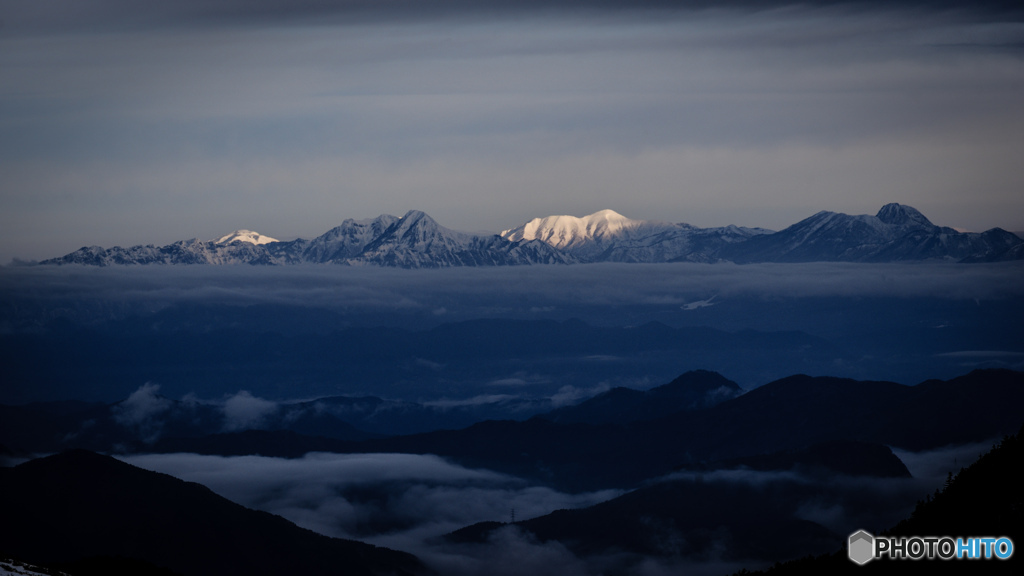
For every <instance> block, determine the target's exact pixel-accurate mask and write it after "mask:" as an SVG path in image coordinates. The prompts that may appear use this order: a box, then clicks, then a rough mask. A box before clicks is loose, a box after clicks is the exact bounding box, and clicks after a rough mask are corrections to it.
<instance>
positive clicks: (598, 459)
mask: <svg viewBox="0 0 1024 576" xmlns="http://www.w3.org/2000/svg"><path fill="white" fill-rule="evenodd" d="M992 398H999V399H1000V401H999V402H997V403H993V402H992V401H991V399H992ZM1021 405H1024V373H1020V372H1012V371H1009V370H976V371H974V372H971V373H970V374H967V375H964V376H961V377H958V378H954V379H952V380H948V381H937V380H935V381H928V382H923V383H921V384H918V385H917V386H904V385H901V384H896V383H894V382H867V381H857V380H849V379H843V378H829V377H817V378H815V377H810V376H803V375H798V376H792V377H789V378H784V379H782V380H778V381H775V382H771V383H769V384H765V385H764V386H762V387H760V388H757V389H755V390H752V391H750V392H747V393H746V394H743V395H742V396H738V397H736V398H734V399H732V400H727V401H725V402H722V403H721V404H718V405H716V406H714V407H712V408H709V409H705V410H698V411H691V412H679V413H675V414H671V415H669V416H665V417H663V418H659V419H656V420H649V421H641V422H634V423H632V424H629V425H625V426H624V425H615V424H601V425H595V424H576V423H573V424H560V423H556V422H551V421H548V420H544V419H542V418H533V419H531V420H528V421H526V422H511V421H505V422H483V423H480V424H475V425H473V426H471V427H469V428H466V429H463V430H455V431H438V432H430V433H426V434H417V435H412V436H402V437H395V438H387V439H382V440H369V441H366V442H360V443H354V444H352V446H351V450H353V451H361V452H362V451H365V452H411V453H419V454H428V453H429V454H437V455H441V456H447V457H451V458H455V459H457V460H460V461H462V462H465V463H468V464H470V465H474V466H482V467H487V468H491V469H495V470H500V471H505V472H508V473H511V474H517V475H520V476H524V477H530V478H534V479H536V480H538V481H542V482H547V483H550V484H551V485H554V486H558V487H560V488H562V489H566V490H590V489H597V488H608V487H620V488H623V487H631V486H635V485H636V484H637V483H639V482H641V481H643V480H646V479H648V478H652V477H655V476H659V475H663V474H667V473H670V472H672V471H673V470H676V469H679V468H681V467H685V466H694V465H699V464H700V463H702V462H708V461H716V460H725V459H730V458H739V457H746V456H755V455H759V454H769V453H772V452H780V451H784V450H799V449H802V448H805V447H807V446H808V445H810V444H812V443H823V442H835V441H857V442H868V443H876V444H885V445H889V446H895V447H899V448H904V449H908V450H915V451H918V450H927V449H933V448H938V447H941V446H947V445H950V444H959V443H969V442H978V441H983V440H987V439H990V438H993V437H996V436H999V435H1001V434H1006V433H1008V432H1010V431H1013V430H1016V429H1017V428H1019V427H1020V424H1021V420H1022V419H1024V412H1022V411H1021V409H1020V406H1021Z"/></svg>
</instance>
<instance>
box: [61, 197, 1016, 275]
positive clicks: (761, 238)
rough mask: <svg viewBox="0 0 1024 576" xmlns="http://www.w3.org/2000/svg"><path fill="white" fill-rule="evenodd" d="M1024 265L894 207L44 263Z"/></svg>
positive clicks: (363, 227)
mask: <svg viewBox="0 0 1024 576" xmlns="http://www.w3.org/2000/svg"><path fill="white" fill-rule="evenodd" d="M1020 259H1024V239H1021V238H1020V237H1018V236H1016V235H1015V234H1011V233H1010V232H1007V231H1005V230H1002V229H1000V228H993V229H991V230H988V231H986V232H982V233H965V232H957V231H956V230H954V229H952V228H946V227H940V226H936V225H934V224H932V223H931V222H930V221H929V220H928V219H927V218H926V217H925V216H924V215H923V214H921V213H920V212H918V211H917V210H915V209H914V208H911V207H910V206H904V205H900V204H887V205H885V206H883V207H882V209H881V210H879V212H878V214H876V215H875V216H869V215H858V216H850V215H847V214H841V213H836V212H826V211H823V212H819V213H817V214H815V215H814V216H811V217H810V218H806V219H804V220H801V221H800V222H797V223H796V224H794V225H792V226H790V227H788V228H786V229H784V230H781V231H779V232H773V231H771V230H766V229H763V228H744V227H739V226H725V227H720V228H698V227H696V226H691V225H690V224H684V223H679V224H675V223H671V222H660V221H655V220H633V219H630V218H627V217H625V216H623V215H621V214H619V213H617V212H615V211H612V210H601V211H600V212H595V213H594V214H590V215H588V216H583V217H581V218H578V217H575V216H547V217H544V218H535V219H533V220H530V221H529V222H527V223H525V224H523V225H522V226H519V227H517V228H512V229H509V230H505V231H503V232H501V233H500V234H494V235H490V236H488V235H479V234H467V233H464V232H457V231H455V230H450V229H448V228H445V227H443V226H441V225H440V224H438V223H437V222H436V221H434V219H433V218H431V217H430V216H428V215H427V214H425V213H423V212H420V211H418V210H411V211H409V212H408V213H406V214H405V216H402V217H401V218H398V217H395V216H391V215H388V214H384V215H381V216H378V217H377V218H374V219H369V220H351V219H349V220H345V221H344V222H342V223H341V225H340V226H338V227H336V228H332V229H331V230H328V231H327V232H325V233H324V234H322V235H320V236H318V237H316V238H314V239H312V240H306V239H302V238H300V239H298V240H292V241H288V242H282V241H278V240H276V239H274V238H271V237H269V236H264V235H262V234H259V233H257V232H253V231H250V230H238V231H235V232H232V233H231V234H227V235H225V236H222V237H220V238H218V239H216V240H210V241H202V240H198V239H193V240H182V241H179V242H175V243H173V244H169V245H167V246H162V247H158V246H153V245H148V246H133V247H130V248H121V247H113V248H106V249H105V248H100V247H98V246H92V247H84V248H81V249H79V250H76V251H75V252H72V253H70V254H68V255H66V256H62V257H60V258H53V259H50V260H45V261H43V262H42V264H85V265H96V266H108V265H114V264H260V265H280V264H299V263H319V264H324V263H333V264H344V265H362V264H373V265H379V266H395V267H402V268H439V267H451V266H505V265H523V264H574V263H589V262H721V261H731V262H737V263H752V262H815V261H838V262H890V261H914V260H945V261H955V262H993V261H1002V260H1020Z"/></svg>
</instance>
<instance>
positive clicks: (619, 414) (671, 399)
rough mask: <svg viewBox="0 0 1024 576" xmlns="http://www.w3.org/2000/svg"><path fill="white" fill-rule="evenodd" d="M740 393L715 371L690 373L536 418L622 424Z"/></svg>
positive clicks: (606, 394) (704, 405) (696, 407)
mask: <svg viewBox="0 0 1024 576" xmlns="http://www.w3.org/2000/svg"><path fill="white" fill-rule="evenodd" d="M742 393H743V389H742V388H740V387H739V385H738V384H736V383H735V382H733V381H732V380H729V379H727V378H725V377H724V376H722V375H721V374H718V373H717V372H710V371H708V370H693V371H690V372H687V373H685V374H683V375H682V376H679V377H678V378H676V379H675V380H673V381H672V382H669V383H668V384H664V385H662V386H657V387H655V388H651V389H650V390H633V389H630V388H622V387H619V388H613V389H611V390H609V391H607V392H603V393H601V394H598V395H597V396H595V397H593V398H590V399H589V400H586V401H584V402H581V403H579V404H576V405H574V406H565V407H562V408H558V409H556V410H552V411H551V412H548V413H547V414H542V415H540V416H539V417H540V418H544V419H545V420H551V421H552V422H560V423H585V424H605V423H612V422H617V423H623V424H624V423H626V422H634V421H637V420H653V419H655V418H660V417H662V416H668V415H669V414H672V413H675V412H685V411H689V410H701V409H704V408H710V407H712V406H715V405H717V404H721V403H722V402H725V401H726V400H730V399H732V398H735V397H736V396H739V395H740V394H742Z"/></svg>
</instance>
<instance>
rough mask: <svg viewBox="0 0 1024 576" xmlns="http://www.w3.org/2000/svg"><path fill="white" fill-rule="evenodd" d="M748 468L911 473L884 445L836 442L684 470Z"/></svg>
mask: <svg viewBox="0 0 1024 576" xmlns="http://www.w3.org/2000/svg"><path fill="white" fill-rule="evenodd" d="M735 468H744V469H749V470H758V471H762V472H765V471H782V470H799V471H800V472H802V473H805V474H812V475H823V474H824V475H828V474H834V473H838V474H846V475H848V476H875V477H878V478H909V477H910V471H909V470H907V467H906V465H904V464H903V461H901V460H900V459H899V458H897V457H896V455H895V454H893V452H892V449H891V448H889V447H888V446H884V445H882V444H871V443H868V442H857V441H854V440H834V441H832V442H825V443H822V444H815V445H813V446H808V447H807V448H802V449H799V450H783V451H781V452H774V453H772V454H757V455H753V456H742V457H739V458H730V459H727V460H718V461H715V462H709V463H700V464H697V465H693V466H689V467H685V468H681V469H685V470H697V471H702V470H721V469H735Z"/></svg>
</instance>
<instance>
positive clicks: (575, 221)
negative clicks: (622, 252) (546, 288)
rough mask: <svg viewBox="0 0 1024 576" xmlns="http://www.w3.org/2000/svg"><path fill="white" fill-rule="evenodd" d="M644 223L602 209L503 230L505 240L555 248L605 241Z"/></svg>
mask: <svg viewBox="0 0 1024 576" xmlns="http://www.w3.org/2000/svg"><path fill="white" fill-rule="evenodd" d="M642 224H644V222H643V221H642V220H630V219H629V218H626V217H625V216H623V215H622V214H619V213H618V212H616V211H614V210H601V211H599V212H594V213H593V214H590V215H588V216H584V217H582V218H577V217H575V216H547V217H545V218H534V219H533V220H530V221H529V222H527V223H526V224H523V225H522V226H520V227H518V228H513V229H511V230H505V231H503V232H502V233H501V234H500V236H501V237H502V238H505V239H508V240H513V241H515V240H541V241H543V242H547V243H548V244H550V245H552V246H554V247H555V248H561V249H564V248H571V247H574V246H579V245H581V244H583V243H585V242H591V241H594V240H599V241H600V240H607V239H609V238H611V237H613V236H615V235H618V234H621V233H622V232H623V230H626V229H629V228H636V227H637V226H640V225H642Z"/></svg>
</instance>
